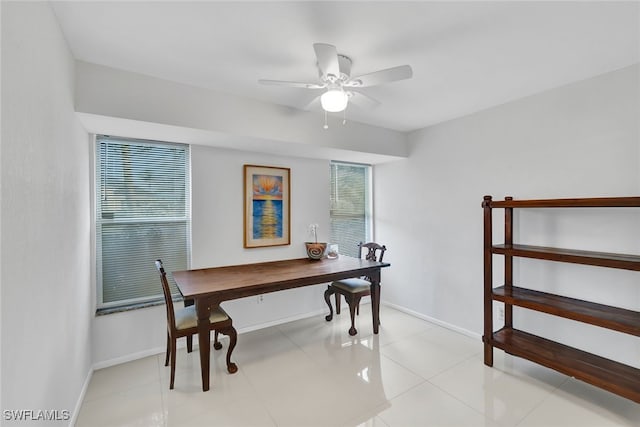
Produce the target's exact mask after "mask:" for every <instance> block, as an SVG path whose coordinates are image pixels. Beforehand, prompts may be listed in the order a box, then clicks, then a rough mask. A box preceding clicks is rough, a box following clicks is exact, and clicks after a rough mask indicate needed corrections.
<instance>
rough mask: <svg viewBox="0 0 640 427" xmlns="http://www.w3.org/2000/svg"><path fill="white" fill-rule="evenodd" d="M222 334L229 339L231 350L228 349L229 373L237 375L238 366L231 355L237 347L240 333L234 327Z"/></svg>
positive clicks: (225, 329) (224, 330)
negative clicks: (232, 360)
mask: <svg viewBox="0 0 640 427" xmlns="http://www.w3.org/2000/svg"><path fill="white" fill-rule="evenodd" d="M216 332H217V331H216ZM220 332H221V333H222V334H224V335H226V336H228V337H229V348H228V349H227V371H229V373H230V374H235V373H236V372H238V365H236V364H235V363H233V362H231V353H233V349H234V348H235V347H236V342H237V341H238V333H237V332H236V328H234V327H233V326H229V327H227V328H224V329H222V330H221V331H220Z"/></svg>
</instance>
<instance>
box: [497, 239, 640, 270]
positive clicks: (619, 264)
mask: <svg viewBox="0 0 640 427" xmlns="http://www.w3.org/2000/svg"><path fill="white" fill-rule="evenodd" d="M491 253H494V254H500V255H508V256H516V257H523V258H535V259H544V260H548V261H559V262H569V263H574V264H585V265H596V266H600V267H609V268H620V269H624V270H635V271H640V256H638V255H627V254H614V253H608V252H592V251H579V250H574V249H560V248H549V247H544V246H530V245H494V246H492V247H491Z"/></svg>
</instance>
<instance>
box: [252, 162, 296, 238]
mask: <svg viewBox="0 0 640 427" xmlns="http://www.w3.org/2000/svg"><path fill="white" fill-rule="evenodd" d="M290 175H291V170H290V169H289V168H284V167H276V166H258V165H244V179H243V181H244V215H243V216H244V247H245V248H259V247H265V246H284V245H290V244H291V221H290V216H291V178H290Z"/></svg>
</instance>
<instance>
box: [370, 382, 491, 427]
mask: <svg viewBox="0 0 640 427" xmlns="http://www.w3.org/2000/svg"><path fill="white" fill-rule="evenodd" d="M378 417H379V418H381V419H382V421H384V422H385V423H386V424H387V425H388V426H389V427H396V426H398V427H400V426H404V427H409V426H416V427H418V426H438V427H444V426H461V427H462V426H476V427H482V426H487V427H488V426H496V427H497V426H498V424H496V423H495V422H494V421H492V420H490V419H489V418H486V417H485V416H484V415H482V414H481V413H479V412H477V411H475V410H473V409H471V408H470V407H468V406H467V405H465V404H464V403H462V402H460V401H459V400H457V399H455V398H454V397H452V396H451V395H449V394H447V393H445V392H444V391H442V390H440V389H438V388H437V387H435V386H434V385H432V384H429V383H426V382H425V383H423V384H421V385H419V386H417V387H415V388H413V389H411V390H409V391H407V392H406V393H404V394H402V395H400V396H398V397H396V398H395V399H393V400H391V402H390V405H389V408H387V409H385V410H384V411H383V412H382V413H380V414H379V415H378Z"/></svg>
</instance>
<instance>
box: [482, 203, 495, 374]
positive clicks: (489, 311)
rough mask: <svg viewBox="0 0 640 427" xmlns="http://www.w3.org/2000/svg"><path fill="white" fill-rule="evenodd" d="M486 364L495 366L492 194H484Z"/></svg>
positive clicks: (483, 338) (484, 340) (484, 336)
mask: <svg viewBox="0 0 640 427" xmlns="http://www.w3.org/2000/svg"><path fill="white" fill-rule="evenodd" d="M482 208H483V210H484V334H483V336H482V341H483V342H484V364H485V365H487V366H493V345H492V344H491V341H492V339H493V296H492V294H493V266H492V262H493V260H492V257H493V256H492V254H491V247H492V246H493V233H492V227H491V225H492V224H491V223H492V217H491V196H484V200H483V202H482Z"/></svg>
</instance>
